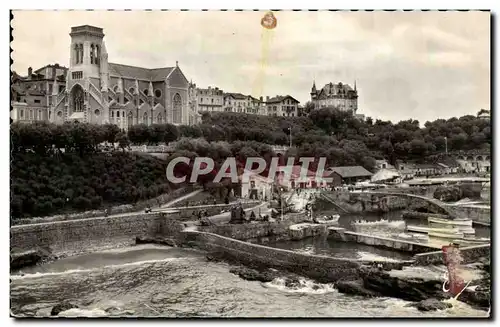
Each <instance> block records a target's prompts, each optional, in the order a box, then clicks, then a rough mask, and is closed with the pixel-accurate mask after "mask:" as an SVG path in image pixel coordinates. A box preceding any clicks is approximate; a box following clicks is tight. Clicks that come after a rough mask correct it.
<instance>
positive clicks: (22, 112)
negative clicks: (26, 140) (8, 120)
mask: <svg viewBox="0 0 500 327" xmlns="http://www.w3.org/2000/svg"><path fill="white" fill-rule="evenodd" d="M19 116H20V117H21V119H22V118H24V110H23V109H21V111H20V113H19Z"/></svg>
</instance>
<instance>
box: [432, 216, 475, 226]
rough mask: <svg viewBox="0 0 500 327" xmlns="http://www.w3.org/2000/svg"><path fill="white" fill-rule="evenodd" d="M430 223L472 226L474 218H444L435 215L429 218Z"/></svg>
mask: <svg viewBox="0 0 500 327" xmlns="http://www.w3.org/2000/svg"><path fill="white" fill-rule="evenodd" d="M428 221H429V223H433V224H442V225H446V226H450V225H451V226H471V227H472V220H470V219H442V218H434V217H429V218H428Z"/></svg>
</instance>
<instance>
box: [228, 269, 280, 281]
mask: <svg viewBox="0 0 500 327" xmlns="http://www.w3.org/2000/svg"><path fill="white" fill-rule="evenodd" d="M229 272H230V273H232V274H235V275H238V276H240V278H242V279H245V280H249V281H254V280H256V281H259V282H263V283H266V282H270V281H272V280H273V279H275V278H276V277H277V275H276V274H274V273H272V272H270V271H258V270H255V269H250V268H245V267H236V268H232V269H231V270H229Z"/></svg>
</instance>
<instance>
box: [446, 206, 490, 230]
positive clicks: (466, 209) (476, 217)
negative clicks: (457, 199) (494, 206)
mask: <svg viewBox="0 0 500 327" xmlns="http://www.w3.org/2000/svg"><path fill="white" fill-rule="evenodd" d="M447 206H448V207H449V208H450V209H451V210H453V211H454V212H456V213H457V216H458V217H464V218H469V219H471V220H472V221H473V222H476V223H479V224H482V225H487V226H489V225H490V224H491V207H483V206H474V205H470V206H467V205H460V206H457V205H447Z"/></svg>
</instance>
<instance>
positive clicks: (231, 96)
mask: <svg viewBox="0 0 500 327" xmlns="http://www.w3.org/2000/svg"><path fill="white" fill-rule="evenodd" d="M224 111H226V112H239V113H246V114H254V115H262V114H264V112H265V110H264V106H263V102H262V98H260V99H256V98H254V97H252V96H251V95H244V94H241V93H225V94H224Z"/></svg>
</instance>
